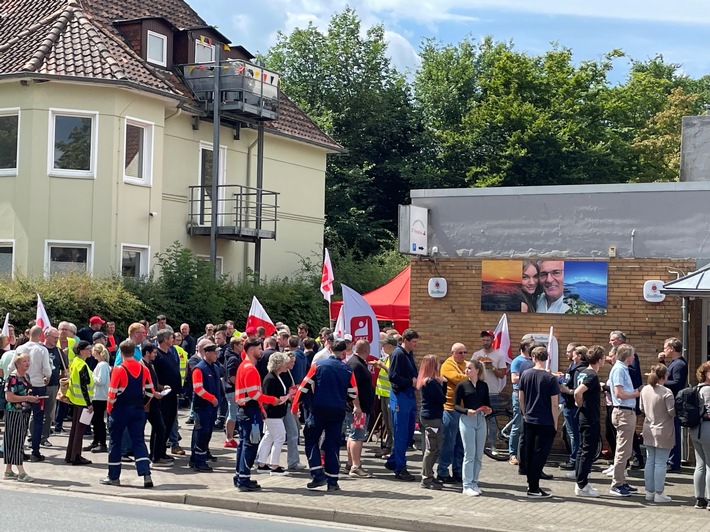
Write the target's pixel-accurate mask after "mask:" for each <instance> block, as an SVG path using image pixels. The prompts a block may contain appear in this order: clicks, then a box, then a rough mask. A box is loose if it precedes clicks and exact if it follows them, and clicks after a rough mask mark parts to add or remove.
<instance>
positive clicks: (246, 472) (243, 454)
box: [234, 338, 290, 491]
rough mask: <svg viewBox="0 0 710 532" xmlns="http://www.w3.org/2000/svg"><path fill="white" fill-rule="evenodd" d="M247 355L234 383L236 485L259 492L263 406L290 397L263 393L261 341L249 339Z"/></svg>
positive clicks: (276, 403) (245, 343)
mask: <svg viewBox="0 0 710 532" xmlns="http://www.w3.org/2000/svg"><path fill="white" fill-rule="evenodd" d="M244 354H245V355H246V356H245V358H244V361H243V362H242V363H241V364H240V365H239V369H238V370H237V378H236V380H235V382H234V388H235V392H234V398H235V401H236V402H237V426H238V428H239V445H238V447H237V463H236V473H235V474H234V486H235V487H236V488H237V489H238V490H239V491H259V490H260V489H261V486H259V484H258V483H257V482H256V481H255V480H251V468H252V466H253V465H254V460H255V459H256V451H257V447H258V446H259V441H260V440H261V435H262V433H263V423H264V422H263V417H262V415H263V413H264V408H263V407H262V404H268V405H280V404H283V403H285V402H286V401H288V400H289V398H290V395H284V396H281V397H272V396H270V395H264V394H263V393H261V377H260V376H259V371H258V370H257V369H256V363H257V361H258V360H259V359H260V358H261V341H260V340H258V339H257V338H249V339H248V340H247V341H246V342H244Z"/></svg>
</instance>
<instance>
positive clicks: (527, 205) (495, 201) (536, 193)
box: [411, 182, 710, 259]
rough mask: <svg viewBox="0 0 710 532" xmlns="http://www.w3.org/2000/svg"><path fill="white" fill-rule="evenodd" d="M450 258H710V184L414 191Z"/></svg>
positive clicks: (434, 242) (434, 238) (432, 240)
mask: <svg viewBox="0 0 710 532" xmlns="http://www.w3.org/2000/svg"><path fill="white" fill-rule="evenodd" d="M411 197H412V204H413V205H418V206H420V207H426V208H428V209H429V242H428V245H429V247H430V248H431V247H432V246H437V247H438V248H439V253H440V254H441V255H442V256H449V257H456V256H459V257H497V258H502V257H560V258H565V257H569V258H575V257H576V258H591V257H608V256H609V247H610V246H616V249H617V255H616V256H617V257H621V258H633V257H637V258H690V259H710V182H699V183H652V184H622V185H580V186H559V187H516V188H488V189H448V190H412V191H411Z"/></svg>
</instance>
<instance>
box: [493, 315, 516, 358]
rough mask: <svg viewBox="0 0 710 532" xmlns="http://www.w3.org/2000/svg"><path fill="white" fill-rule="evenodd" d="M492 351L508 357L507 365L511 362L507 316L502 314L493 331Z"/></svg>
mask: <svg viewBox="0 0 710 532" xmlns="http://www.w3.org/2000/svg"><path fill="white" fill-rule="evenodd" d="M493 349H495V350H496V351H498V352H499V353H503V354H504V355H505V356H506V357H508V364H510V363H511V362H513V353H512V351H511V349H510V333H509V332H508V315H507V314H503V316H502V317H501V318H500V321H499V322H498V325H497V326H496V330H495V331H493Z"/></svg>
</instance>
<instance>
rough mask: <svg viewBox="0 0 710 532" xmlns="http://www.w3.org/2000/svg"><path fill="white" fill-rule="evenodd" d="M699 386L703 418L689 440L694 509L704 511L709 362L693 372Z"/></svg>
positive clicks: (709, 475)
mask: <svg viewBox="0 0 710 532" xmlns="http://www.w3.org/2000/svg"><path fill="white" fill-rule="evenodd" d="M695 375H696V377H697V378H698V384H699V385H700V398H701V399H702V400H703V402H704V403H705V416H704V417H703V420H702V421H701V422H700V425H699V426H697V427H696V428H694V429H690V440H691V441H692V442H693V448H694V449H695V474H694V475H693V486H694V488H695V498H696V499H697V500H696V502H695V507H696V508H700V509H705V508H707V507H708V499H710V471H708V470H709V469H710V423H708V421H709V420H710V362H703V363H702V364H700V367H699V368H698V369H697V371H696V372H695Z"/></svg>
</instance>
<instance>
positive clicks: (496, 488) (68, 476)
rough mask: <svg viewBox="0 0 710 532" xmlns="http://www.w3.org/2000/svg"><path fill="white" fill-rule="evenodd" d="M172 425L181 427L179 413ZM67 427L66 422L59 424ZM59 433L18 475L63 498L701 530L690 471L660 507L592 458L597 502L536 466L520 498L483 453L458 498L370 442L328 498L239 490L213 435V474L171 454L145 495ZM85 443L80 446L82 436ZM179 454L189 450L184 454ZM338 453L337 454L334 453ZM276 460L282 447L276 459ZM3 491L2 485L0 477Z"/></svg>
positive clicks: (517, 481) (574, 527)
mask: <svg viewBox="0 0 710 532" xmlns="http://www.w3.org/2000/svg"><path fill="white" fill-rule="evenodd" d="M180 421H181V423H182V422H184V421H185V418H184V415H183V412H182V411H181V415H180ZM65 426H68V424H65ZM181 434H182V437H183V440H182V442H183V443H185V446H184V447H185V448H186V449H188V448H189V440H190V435H191V431H190V427H189V426H186V425H184V424H183V428H182V429H181ZM66 440H67V434H62V435H53V436H52V437H51V438H50V441H51V442H52V443H53V444H54V446H53V447H51V448H47V449H44V450H43V453H44V454H45V455H46V456H47V460H46V461H45V462H42V463H29V462H28V463H26V464H25V465H26V468H27V471H28V472H29V473H30V475H32V476H34V477H35V478H36V479H37V482H36V485H40V486H48V487H51V488H56V489H57V490H66V491H72V492H86V493H100V494H105V495H117V496H122V497H133V498H141V499H150V500H154V501H162V502H173V503H180V504H191V505H197V506H207V507H211V508H224V509H229V510H239V511H252V512H258V513H264V514H274V515H281V516H290V517H301V518H309V519H318V520H324V521H330V522H340V523H348V524H350V525H361V526H380V527H385V528H393V529H399V530H412V531H421V530H446V531H459V530H460V531H464V530H466V531H471V530H501V531H503V530H510V531H518V530H519V531H527V530H558V529H564V530H565V531H566V532H575V531H580V532H581V531H592V530H593V531H595V532H596V531H599V530H628V531H635V530H643V531H644V532H652V531H655V530H658V531H663V532H673V531H680V530H683V531H687V530H707V529H710V512H708V511H707V510H696V509H694V508H693V506H692V505H693V504H694V502H695V499H694V498H693V480H692V470H691V469H689V468H685V470H684V472H683V473H680V474H669V476H668V479H667V490H666V493H668V494H669V495H671V496H672V497H673V502H672V503H670V504H665V505H660V504H653V503H647V502H646V501H645V500H644V497H643V492H644V489H643V477H642V472H638V471H633V472H631V475H632V476H631V477H630V479H629V481H630V484H632V485H633V486H636V487H637V488H639V490H640V492H641V493H642V495H640V496H638V495H637V496H634V497H630V498H625V499H623V498H617V497H612V496H611V495H607V493H608V489H609V479H608V478H607V477H603V476H602V475H601V474H600V473H599V472H600V471H601V469H603V467H606V462H604V461H600V462H598V463H597V465H595V467H594V473H593V475H592V484H593V485H594V486H595V487H597V488H599V489H600V491H601V492H602V497H600V498H598V499H582V498H579V497H575V496H574V495H573V492H574V481H572V480H566V479H564V478H563V473H564V472H562V471H560V470H559V469H557V468H556V467H553V465H552V464H548V467H547V468H546V470H547V471H548V472H550V473H553V474H554V475H555V479H554V480H551V481H547V482H545V481H543V483H542V484H543V487H546V488H549V489H550V490H551V491H552V494H553V497H552V498H550V499H546V500H530V499H528V498H527V497H526V496H525V482H524V478H523V477H521V476H518V475H517V471H516V469H517V468H515V467H512V466H510V465H508V463H507V462H494V461H492V460H491V459H489V458H487V457H485V456H484V458H483V460H484V462H483V470H482V472H481V483H480V486H481V488H482V489H483V490H484V494H483V496H481V497H479V498H469V497H464V496H463V495H461V493H460V488H459V489H453V488H445V489H444V490H443V491H439V492H434V491H430V490H424V489H422V488H421V487H420V486H419V482H418V481H417V482H409V483H404V482H399V481H397V480H395V479H394V477H393V475H392V473H390V472H389V471H387V470H386V469H385V468H384V462H383V461H382V460H379V459H376V458H374V457H373V454H372V451H374V446H371V447H368V448H367V449H366V450H365V452H364V453H363V455H364V461H363V462H364V466H365V467H366V468H367V469H368V470H369V471H370V472H372V473H373V474H374V475H375V478H373V479H353V478H350V477H346V476H344V477H342V478H341V480H340V485H341V488H342V491H340V492H337V493H332V494H328V493H326V492H312V491H308V490H306V489H305V485H306V483H307V482H308V479H309V476H308V474H307V473H300V472H299V473H292V474H291V475H290V476H287V477H283V476H269V475H257V476H256V478H257V479H258V481H259V483H260V484H261V485H262V487H263V490H262V491H261V492H258V493H240V492H238V491H237V490H236V489H235V488H234V487H233V485H232V475H233V473H234V461H235V458H234V455H235V453H234V450H233V449H224V448H223V447H222V444H223V441H224V440H223V434H222V433H219V434H215V435H214V438H213V440H212V443H213V447H212V452H213V454H214V455H215V456H216V457H217V458H218V461H217V462H216V463H215V464H213V466H215V471H214V472H213V473H195V472H193V471H192V470H191V469H189V468H188V467H187V456H186V457H177V458H176V461H175V465H172V466H160V465H159V466H155V467H154V468H153V480H154V482H155V484H156V486H155V488H154V489H152V490H146V489H143V483H142V478H140V477H137V476H136V474H135V469H134V467H133V464H125V463H124V464H123V465H124V469H123V474H122V476H121V482H122V486H120V487H113V486H102V485H100V484H99V482H98V481H99V479H100V478H102V477H104V476H106V472H107V466H106V462H107V458H108V456H107V455H106V454H93V453H85V454H84V456H85V457H87V458H89V459H91V460H93V461H94V463H93V464H92V465H90V466H71V465H68V464H65V463H64V461H63V458H64V452H65V448H66V447H65V446H66ZM85 441H86V443H89V442H90V440H89V439H86V440H85ZM188 453H189V450H188ZM343 455H344V452H343ZM282 456H284V457H285V450H284V453H283V455H282ZM409 456H410V458H411V460H410V465H409V470H410V472H412V473H415V474H417V476H418V474H419V468H420V462H421V452H411V453H409ZM3 485H4V486H8V485H11V481H7V482H5V483H4V484H3Z"/></svg>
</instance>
